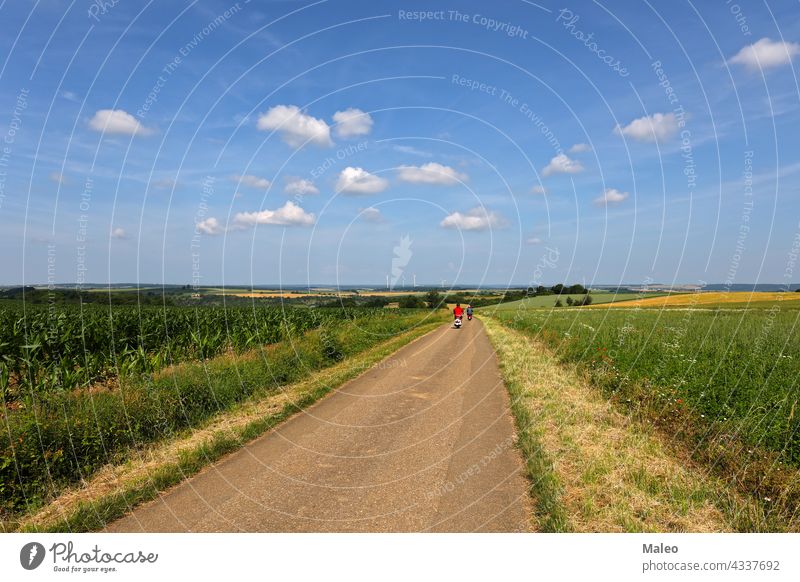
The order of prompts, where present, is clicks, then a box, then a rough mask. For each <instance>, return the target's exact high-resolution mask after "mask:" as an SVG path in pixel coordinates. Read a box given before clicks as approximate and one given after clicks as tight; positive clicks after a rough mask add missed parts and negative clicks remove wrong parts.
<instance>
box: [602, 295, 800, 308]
mask: <svg viewBox="0 0 800 582" xmlns="http://www.w3.org/2000/svg"><path fill="white" fill-rule="evenodd" d="M797 300H800V293H789V292H787V293H777V292H771V291H752V292H751V291H730V292H725V291H708V292H698V293H681V294H678V295H663V296H661V297H647V298H643V299H633V300H631V301H619V302H616V303H602V304H599V305H592V306H591V308H593V309H605V308H608V309H614V308H619V307H700V306H704V305H705V306H707V305H720V304H725V303H756V302H766V301H797Z"/></svg>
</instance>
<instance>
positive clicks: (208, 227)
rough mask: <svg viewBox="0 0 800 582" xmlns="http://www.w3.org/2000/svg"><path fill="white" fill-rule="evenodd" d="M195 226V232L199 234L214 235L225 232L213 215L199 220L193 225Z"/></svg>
mask: <svg viewBox="0 0 800 582" xmlns="http://www.w3.org/2000/svg"><path fill="white" fill-rule="evenodd" d="M195 228H196V229H197V232H199V233H201V234H210V235H216V234H222V233H223V232H225V229H224V228H222V225H221V224H220V223H219V220H217V219H216V218H214V217H213V216H210V217H208V218H206V219H205V220H201V221H200V222H198V223H197V224H196V225H195Z"/></svg>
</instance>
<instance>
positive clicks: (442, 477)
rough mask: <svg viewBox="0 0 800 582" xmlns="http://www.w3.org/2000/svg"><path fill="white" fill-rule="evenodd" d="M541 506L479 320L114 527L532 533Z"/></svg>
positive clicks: (420, 346) (400, 354) (355, 383)
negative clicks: (532, 510)
mask: <svg viewBox="0 0 800 582" xmlns="http://www.w3.org/2000/svg"><path fill="white" fill-rule="evenodd" d="M528 504H529V501H528V497H527V482H526V480H525V477H524V469H523V463H522V458H521V456H520V453H519V451H518V450H517V449H516V447H515V446H514V428H513V421H512V418H511V414H510V411H509V400H508V393H507V392H506V389H505V386H504V385H503V382H502V380H501V378H500V375H499V371H498V368H497V361H496V357H495V354H494V351H493V349H492V347H491V345H490V343H489V340H488V338H487V337H486V334H485V332H484V330H483V326H482V324H481V323H480V322H479V321H478V320H473V321H471V322H465V324H464V326H463V328H462V329H460V330H456V329H453V328H452V326H451V325H447V326H443V327H441V328H438V329H436V330H435V331H433V332H431V333H429V334H428V335H426V336H424V337H422V338H420V339H418V340H416V341H415V342H412V343H411V344H409V345H407V346H405V347H404V348H402V349H400V350H399V351H397V352H395V354H393V355H392V356H390V357H389V358H388V359H386V360H384V361H383V362H382V363H381V364H379V365H378V366H376V367H373V368H370V369H369V370H368V371H367V372H365V373H364V374H362V375H361V376H360V377H358V378H356V379H355V380H352V381H350V382H348V383H346V384H344V385H343V386H341V387H340V388H339V390H337V391H336V392H335V393H333V394H331V395H330V396H328V397H327V398H325V399H323V400H322V401H320V402H319V403H317V404H316V405H314V406H312V407H310V408H308V409H307V410H305V411H304V412H302V413H300V414H298V415H296V416H295V417H293V418H292V419H290V420H288V421H287V422H285V423H284V424H282V425H281V426H280V427H278V428H276V429H275V430H273V431H271V432H270V433H268V434H266V435H264V436H262V437H260V438H258V439H256V440H254V441H252V442H251V443H249V444H248V445H247V446H245V447H244V448H242V449H240V450H239V451H237V452H235V453H233V454H231V455H228V456H227V457H225V458H224V459H222V460H221V461H219V462H217V463H215V464H214V465H211V466H210V467H208V468H207V469H205V470H204V471H202V472H201V473H199V474H197V475H196V476H194V477H193V478H191V479H189V480H187V481H184V482H183V483H181V484H180V485H178V486H176V487H174V488H172V489H171V490H169V491H166V492H165V493H163V494H162V495H161V497H160V498H158V499H156V500H154V501H152V502H150V503H148V504H146V505H143V506H141V507H139V508H137V509H136V510H135V511H133V513H131V514H129V515H128V516H126V517H124V518H122V519H120V520H118V521H116V522H114V523H111V524H109V526H108V528H107V531H115V532H123V531H124V532H140V531H146V532H156V531H158V532H184V531H189V532H222V531H234V532H235V531H246V532H294V531H312V532H323V531H325V532H327V531H364V532H399V531H402V532H406V531H463V532H472V531H526V530H528V528H529V523H530V520H529V509H528Z"/></svg>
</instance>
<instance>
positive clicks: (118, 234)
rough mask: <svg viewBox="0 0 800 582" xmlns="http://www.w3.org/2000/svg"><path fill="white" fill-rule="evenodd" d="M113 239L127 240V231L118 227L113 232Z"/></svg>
mask: <svg viewBox="0 0 800 582" xmlns="http://www.w3.org/2000/svg"><path fill="white" fill-rule="evenodd" d="M111 238H119V239H123V238H125V229H124V228H120V227H117V228H115V229H113V230H112V231H111Z"/></svg>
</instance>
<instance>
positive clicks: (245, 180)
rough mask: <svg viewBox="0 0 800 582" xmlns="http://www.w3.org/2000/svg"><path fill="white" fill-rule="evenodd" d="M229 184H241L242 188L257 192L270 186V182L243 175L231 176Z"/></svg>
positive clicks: (251, 175) (257, 177) (258, 177)
mask: <svg viewBox="0 0 800 582" xmlns="http://www.w3.org/2000/svg"><path fill="white" fill-rule="evenodd" d="M231 182H237V183H241V184H243V185H244V186H248V187H250V188H256V189H258V190H266V189H267V188H269V185H270V181H269V180H267V179H266V178H262V177H260V176H254V175H253V174H245V175H244V176H239V175H237V174H234V175H233V176H231Z"/></svg>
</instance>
